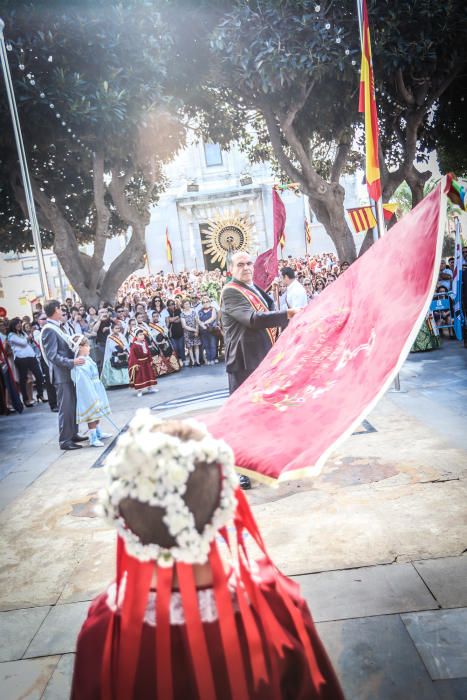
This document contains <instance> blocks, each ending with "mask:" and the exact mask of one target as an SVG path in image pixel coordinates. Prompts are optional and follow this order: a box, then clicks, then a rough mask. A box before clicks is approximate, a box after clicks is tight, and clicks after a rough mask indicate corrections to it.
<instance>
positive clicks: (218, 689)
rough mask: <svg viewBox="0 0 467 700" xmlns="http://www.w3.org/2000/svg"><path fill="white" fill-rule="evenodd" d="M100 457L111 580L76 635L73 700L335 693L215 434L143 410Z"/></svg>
mask: <svg viewBox="0 0 467 700" xmlns="http://www.w3.org/2000/svg"><path fill="white" fill-rule="evenodd" d="M107 467H108V471H109V475H110V483H109V485H108V488H107V489H106V490H105V491H104V492H103V493H102V494H101V506H102V511H103V514H104V515H105V516H106V519H107V521H108V522H110V523H112V524H113V525H114V526H115V527H116V528H117V531H118V538H117V566H116V581H115V583H114V584H112V585H111V586H110V587H109V588H108V589H107V590H106V591H104V592H103V593H102V594H101V595H99V596H98V597H97V598H95V600H94V601H93V602H92V603H91V606H90V609H89V612H88V617H87V619H86V621H85V622H84V624H83V627H82V629H81V632H80V634H79V637H78V643H77V653H76V657H75V667H74V674H73V683H72V691H71V699H72V700H149V699H151V700H154V699H155V700H188V699H192V700H195V699H196V700H286V699H290V700H292V699H293V700H343V694H342V691H341V689H340V686H339V681H338V680H337V678H336V675H335V673H334V670H333V668H332V665H331V662H330V661H329V658H328V656H327V654H326V651H325V649H324V647H323V645H322V643H321V641H320V639H319V636H318V633H317V631H316V628H315V626H314V624H313V620H312V618H311V615H310V611H309V609H308V606H307V604H306V603H305V601H304V600H303V598H302V597H301V595H300V589H299V586H298V585H297V584H296V583H295V582H294V581H292V580H291V579H288V578H287V577H286V576H284V575H283V574H282V573H281V572H280V571H279V570H278V569H277V568H276V567H275V565H274V563H273V562H272V560H271V559H270V557H269V555H268V553H267V551H266V549H265V545H264V542H263V539H262V537H261V533H260V532H259V529H258V526H257V524H256V522H255V520H254V517H253V514H252V513H251V511H250V508H249V505H248V502H247V500H246V498H245V496H244V495H243V493H242V492H241V490H240V489H239V488H238V478H237V476H236V474H235V471H234V455H233V452H232V450H231V449H230V447H229V446H228V445H227V444H226V443H225V442H224V441H223V440H215V439H214V438H213V437H212V436H211V435H210V434H209V433H208V432H207V430H206V428H205V427H204V426H203V425H201V424H200V423H197V422H196V421H184V422H181V421H167V422H163V421H161V420H160V419H159V418H158V417H156V416H153V415H151V414H150V412H149V410H147V411H144V410H142V411H138V413H137V415H136V416H135V418H134V419H133V420H132V421H131V423H130V426H129V429H128V431H127V432H126V433H125V434H124V435H122V436H121V437H120V438H119V441H118V443H117V446H116V448H115V450H114V451H113V452H112V454H111V456H110V458H109V461H108V464H107ZM247 541H248V542H249V543H250V545H252V546H248V547H247V546H246V542H247ZM219 543H221V544H220V545H219ZM253 548H254V550H255V551H256V552H259V554H260V555H261V558H260V559H259V560H258V561H255V560H253V556H252V554H251V551H252V549H253Z"/></svg>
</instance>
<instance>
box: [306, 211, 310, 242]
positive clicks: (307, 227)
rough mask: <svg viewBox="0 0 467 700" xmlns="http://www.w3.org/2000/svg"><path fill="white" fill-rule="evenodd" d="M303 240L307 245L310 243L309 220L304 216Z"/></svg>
mask: <svg viewBox="0 0 467 700" xmlns="http://www.w3.org/2000/svg"><path fill="white" fill-rule="evenodd" d="M305 241H306V243H307V245H310V243H311V228H310V222H309V221H308V219H307V218H306V217H305Z"/></svg>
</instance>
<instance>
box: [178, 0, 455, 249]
mask: <svg viewBox="0 0 467 700" xmlns="http://www.w3.org/2000/svg"><path fill="white" fill-rule="evenodd" d="M167 6H168V7H169V8H170V9H172V11H173V10H174V9H175V10H176V12H174V14H173V22H174V24H175V25H177V18H179V21H180V22H188V25H189V26H190V31H191V35H190V37H185V40H184V44H183V46H178V47H177V50H178V52H179V53H181V54H182V55H183V54H184V53H185V52H188V53H189V54H190V55H197V56H198V57H199V58H200V60H199V61H198V64H197V71H198V74H197V75H198V77H197V80H193V77H192V78H191V86H192V88H193V89H192V90H191V92H190V90H189V89H187V90H186V94H185V101H187V102H189V103H190V101H191V105H192V112H193V113H196V114H197V116H198V119H199V121H200V124H201V127H202V128H203V129H204V130H205V131H207V132H211V133H215V134H216V135H217V136H218V138H219V140H221V139H222V138H224V139H225V140H226V141H228V139H229V138H231V136H232V133H234V134H237V135H238V136H240V138H241V137H243V136H244V135H245V134H246V136H245V139H244V144H245V148H246V149H247V150H248V151H249V153H250V155H251V157H252V158H253V159H255V158H256V159H261V158H267V157H269V156H270V154H271V152H272V153H273V154H274V156H275V158H276V160H277V163H278V168H279V169H280V171H282V172H283V173H284V177H286V178H287V179H289V180H294V181H298V182H299V183H300V186H301V189H302V191H303V192H304V193H305V194H307V195H308V197H309V200H310V205H311V207H312V209H313V210H314V212H315V214H316V215H317V218H318V220H319V221H321V223H323V225H324V226H325V228H326V230H327V232H328V234H329V235H330V237H331V238H332V240H333V241H334V243H335V245H336V248H337V250H338V253H339V256H340V258H341V259H343V258H345V259H347V260H352V259H354V257H355V246H354V243H353V238H352V235H351V232H350V230H349V229H348V227H347V224H346V222H345V218H344V205H343V202H344V194H345V193H344V191H343V188H342V187H341V185H340V184H339V178H340V176H341V175H342V174H343V173H344V172H346V171H349V170H353V169H355V166H356V164H357V163H358V164H360V165H362V163H363V159H362V151H363V149H362V128H361V125H362V119H361V116H360V115H359V114H358V112H357V103H358V86H359V64H360V44H359V36H358V24H357V13H356V3H355V1H354V0H335V1H334V2H332V3H326V4H324V3H323V4H322V5H321V4H320V3H319V2H318V0H236V2H234V3H231V5H230V7H229V8H228V9H227V11H225V9H224V8H221V9H219V6H218V4H217V3H215V2H209V1H208V0H204V2H202V3H201V4H200V5H199V6H198V7H197V8H196V12H194V11H193V13H192V15H190V8H191V9H192V5H191V4H190V3H187V2H184V1H183V0H172V1H170V0H169V1H168V3H167ZM368 8H369V16H370V25H371V33H372V43H373V54H374V63H375V76H376V88H377V101H378V107H379V117H380V128H381V154H380V156H381V167H382V178H383V184H384V197H385V198H386V199H388V198H389V197H390V196H391V194H392V193H393V192H394V190H395V188H396V187H397V185H398V184H399V183H400V182H402V181H403V180H406V181H407V182H408V184H409V187H410V189H411V191H412V197H413V200H414V202H417V201H419V199H420V198H421V196H422V192H423V184H424V182H426V180H427V179H428V178H429V177H430V173H429V172H425V173H421V172H420V171H419V170H418V169H417V168H415V163H416V162H417V161H419V162H423V161H424V160H426V157H427V155H428V153H429V152H430V151H431V150H433V148H434V143H435V141H436V133H437V131H436V130H437V128H438V127H439V122H438V121H437V120H436V118H435V115H436V114H437V110H438V109H439V105H440V100H441V99H442V96H443V95H444V94H445V92H446V91H447V90H448V89H449V87H450V86H451V85H452V86H454V85H456V86H457V85H459V84H461V81H462V80H463V76H462V70H463V69H464V67H465V51H464V45H465V42H466V39H467V31H466V24H465V20H464V8H463V5H462V3H461V2H460V0H453V1H452V2H448V3H439V2H438V0H416V1H414V0H397V2H394V1H393V0H369V2H368ZM178 31H179V30H178V26H177V27H176V29H175V32H174V33H175V36H177V34H178ZM208 45H209V46H210V48H211V56H210V57H206V55H207V51H206V46H208ZM201 57H202V58H201ZM200 88H202V90H200ZM247 126H248V128H247ZM236 129H237V131H236ZM358 146H360V148H358ZM356 149H357V150H358V151H359V152H356Z"/></svg>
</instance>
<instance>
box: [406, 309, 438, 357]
mask: <svg viewBox="0 0 467 700" xmlns="http://www.w3.org/2000/svg"><path fill="white" fill-rule="evenodd" d="M439 347H441V340H440V337H439V330H438V326H437V325H436V321H435V319H434V316H433V311H429V312H428V313H427V315H426V318H425V320H424V321H423V323H422V327H421V328H420V330H419V332H418V335H417V337H416V338H415V342H414V344H413V345H412V348H411V350H410V352H428V351H429V350H437V349H438V348H439Z"/></svg>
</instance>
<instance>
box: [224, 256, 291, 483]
mask: <svg viewBox="0 0 467 700" xmlns="http://www.w3.org/2000/svg"><path fill="white" fill-rule="evenodd" d="M273 309H274V302H273V300H272V299H271V297H270V296H269V295H268V294H266V292H264V291H263V290H262V289H260V288H259V287H256V286H255V285H254V284H253V261H252V259H251V257H250V255H248V253H236V254H235V255H234V256H233V258H232V280H231V282H229V283H228V284H226V285H225V287H224V289H223V290H222V302H221V315H222V327H223V329H224V340H225V367H226V370H227V376H228V378H229V392H230V393H231V394H232V393H233V392H234V391H235V390H236V389H238V387H239V386H240V385H241V384H242V383H243V382H244V381H245V379H247V378H248V377H249V376H250V374H252V372H254V370H255V369H256V368H257V367H258V365H259V364H260V363H261V361H262V360H263V359H264V358H265V357H266V355H267V353H268V352H269V350H270V349H271V348H272V346H273V344H274V342H275V340H276V332H277V328H278V327H279V328H284V327H285V326H286V325H287V321H288V319H289V318H292V316H295V314H296V313H297V312H298V311H299V310H300V309H287V310H285V311H275V310H273ZM240 486H241V488H242V489H249V488H251V482H250V479H249V478H248V477H247V476H245V475H243V474H242V475H241V476H240Z"/></svg>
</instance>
